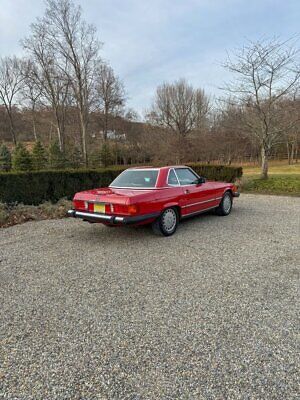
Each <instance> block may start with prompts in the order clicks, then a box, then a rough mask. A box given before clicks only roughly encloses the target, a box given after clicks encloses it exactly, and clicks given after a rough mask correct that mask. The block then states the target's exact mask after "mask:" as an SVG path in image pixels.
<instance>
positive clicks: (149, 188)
mask: <svg viewBox="0 0 300 400" xmlns="http://www.w3.org/2000/svg"><path fill="white" fill-rule="evenodd" d="M108 187H110V188H113V189H130V190H157V189H161V188H157V187H152V186H151V187H129V186H122V187H120V186H108ZM99 196H101V195H99Z"/></svg>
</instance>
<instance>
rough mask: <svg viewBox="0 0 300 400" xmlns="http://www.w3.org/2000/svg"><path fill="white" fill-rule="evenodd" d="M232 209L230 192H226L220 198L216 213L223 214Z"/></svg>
mask: <svg viewBox="0 0 300 400" xmlns="http://www.w3.org/2000/svg"><path fill="white" fill-rule="evenodd" d="M231 209H232V194H231V193H230V192H226V193H225V194H224V196H223V198H222V201H221V203H220V204H219V207H217V208H216V213H217V215H221V216H225V215H228V214H230V212H231Z"/></svg>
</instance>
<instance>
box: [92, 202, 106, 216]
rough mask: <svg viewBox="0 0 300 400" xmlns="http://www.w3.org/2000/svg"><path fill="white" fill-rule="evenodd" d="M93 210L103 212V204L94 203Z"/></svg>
mask: <svg viewBox="0 0 300 400" xmlns="http://www.w3.org/2000/svg"><path fill="white" fill-rule="evenodd" d="M94 212H97V213H102V214H105V204H94Z"/></svg>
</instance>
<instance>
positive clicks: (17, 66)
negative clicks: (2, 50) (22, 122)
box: [0, 56, 25, 144]
mask: <svg viewBox="0 0 300 400" xmlns="http://www.w3.org/2000/svg"><path fill="white" fill-rule="evenodd" d="M24 64H25V62H24V60H21V59H18V58H17V57H15V56H14V57H4V58H1V59H0V101H1V102H2V103H3V105H4V107H5V110H6V113H7V116H8V119H9V125H10V132H11V137H12V141H13V143H14V144H17V136H16V132H15V124H14V106H15V103H14V102H15V101H16V97H17V95H18V94H19V92H20V90H21V89H22V86H23V83H24V75H23V73H22V70H23V66H24Z"/></svg>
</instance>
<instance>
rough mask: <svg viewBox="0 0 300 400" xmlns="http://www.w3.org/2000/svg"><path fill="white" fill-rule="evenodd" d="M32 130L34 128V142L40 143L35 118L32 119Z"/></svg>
mask: <svg viewBox="0 0 300 400" xmlns="http://www.w3.org/2000/svg"><path fill="white" fill-rule="evenodd" d="M32 128H33V136H34V140H35V141H36V142H37V141H38V137H37V133H36V123H35V117H34V116H33V117H32Z"/></svg>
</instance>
